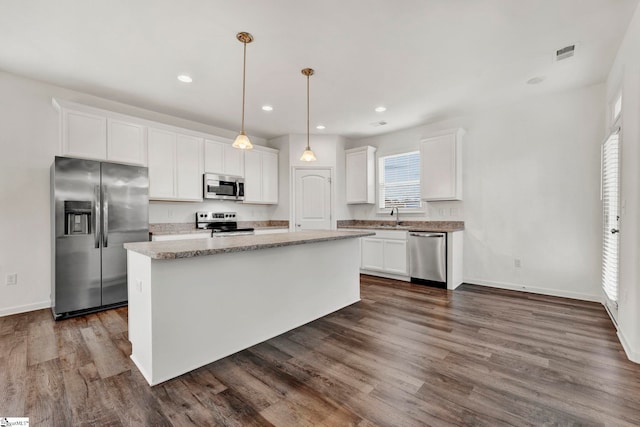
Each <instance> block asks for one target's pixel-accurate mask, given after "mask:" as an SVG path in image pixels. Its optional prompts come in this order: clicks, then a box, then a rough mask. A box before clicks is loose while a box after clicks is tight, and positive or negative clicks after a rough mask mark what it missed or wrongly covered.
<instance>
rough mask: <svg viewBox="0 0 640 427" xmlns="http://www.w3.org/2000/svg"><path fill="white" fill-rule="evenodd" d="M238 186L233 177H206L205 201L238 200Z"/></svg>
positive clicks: (207, 175) (208, 175)
mask: <svg viewBox="0 0 640 427" xmlns="http://www.w3.org/2000/svg"><path fill="white" fill-rule="evenodd" d="M237 194H238V184H237V183H236V180H234V179H232V178H231V177H221V176H218V175H210V174H205V175H204V191H203V197H204V198H205V199H222V200H238V196H237Z"/></svg>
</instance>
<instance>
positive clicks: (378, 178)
mask: <svg viewBox="0 0 640 427" xmlns="http://www.w3.org/2000/svg"><path fill="white" fill-rule="evenodd" d="M410 153H418V156H420V150H419V149H418V148H417V147H416V148H415V149H411V148H406V149H403V150H393V151H387V152H384V153H380V152H377V153H376V210H377V214H378V215H382V214H386V215H389V213H390V212H391V209H392V208H382V207H380V196H381V194H380V191H381V188H380V186H381V182H380V181H381V177H382V174H381V168H380V166H381V160H382V159H383V158H385V157H393V156H399V155H403V154H410ZM421 164H422V163H420V165H421ZM420 167H421V166H418V168H420ZM418 172H419V175H418V182H419V184H420V185H422V173H421V171H420V169H418ZM419 197H420V207H417V208H399V211H400V213H405V214H424V213H425V212H426V210H425V208H426V206H425V205H426V202H425V201H424V200H422V194H421V192H420V194H419Z"/></svg>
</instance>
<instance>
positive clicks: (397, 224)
mask: <svg viewBox="0 0 640 427" xmlns="http://www.w3.org/2000/svg"><path fill="white" fill-rule="evenodd" d="M394 209H395V210H396V227H397V226H399V225H400V209H398V207H397V206H394V207H392V208H391V216H393V210H394Z"/></svg>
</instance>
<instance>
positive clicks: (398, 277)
mask: <svg viewBox="0 0 640 427" xmlns="http://www.w3.org/2000/svg"><path fill="white" fill-rule="evenodd" d="M360 274H366V275H368V276H378V277H384V278H385V279H394V280H402V281H403V282H410V281H411V278H410V277H409V276H401V275H399V274H391V273H383V272H381V271H373V270H365V269H362V268H361V269H360Z"/></svg>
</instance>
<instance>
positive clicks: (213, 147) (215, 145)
mask: <svg viewBox="0 0 640 427" xmlns="http://www.w3.org/2000/svg"><path fill="white" fill-rule="evenodd" d="M225 145H228V144H225V143H224V142H220V141H212V140H210V139H205V141H204V171H205V172H206V173H217V174H224V146H225Z"/></svg>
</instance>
